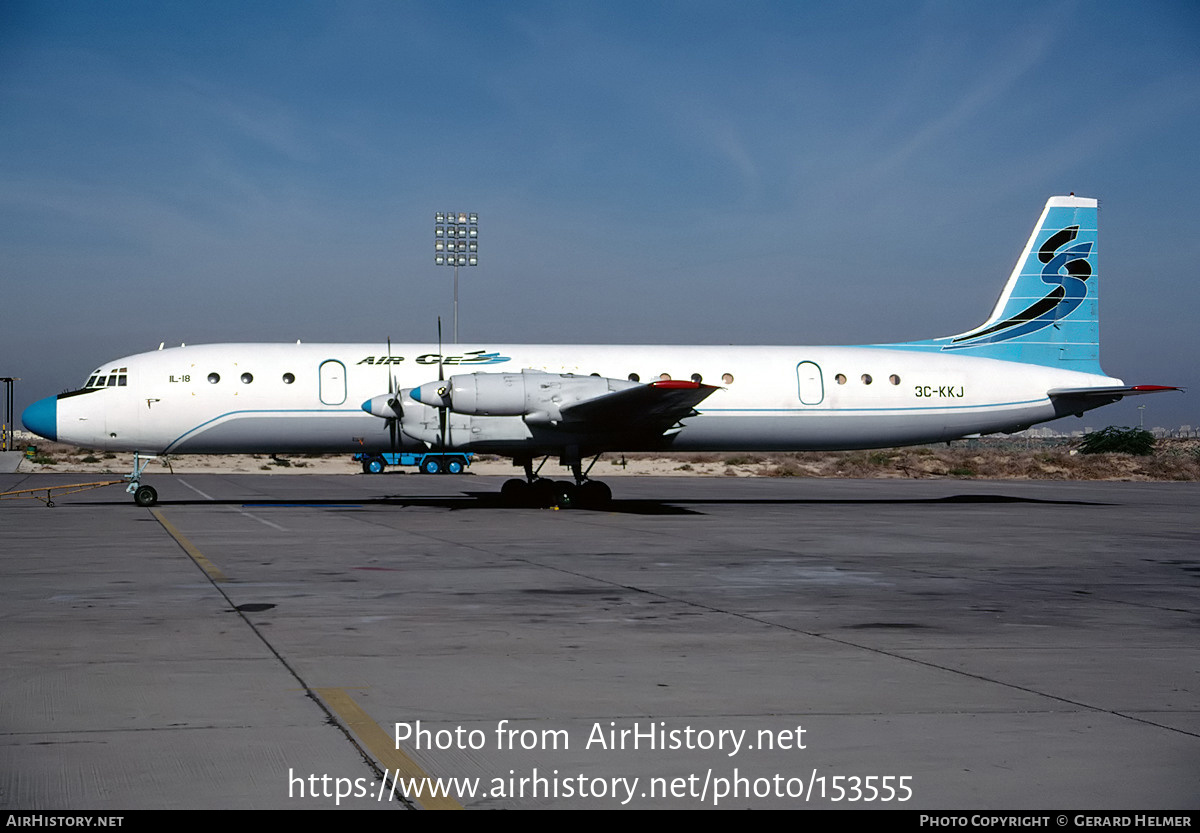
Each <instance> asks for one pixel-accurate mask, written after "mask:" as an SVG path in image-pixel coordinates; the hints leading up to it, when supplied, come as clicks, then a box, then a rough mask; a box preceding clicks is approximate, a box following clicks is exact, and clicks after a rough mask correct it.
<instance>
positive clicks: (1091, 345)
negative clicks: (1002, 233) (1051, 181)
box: [928, 196, 1101, 373]
mask: <svg viewBox="0 0 1200 833" xmlns="http://www.w3.org/2000/svg"><path fill="white" fill-rule="evenodd" d="M1096 215H1097V201H1096V200H1092V199H1084V198H1082V197H1076V196H1070V197H1051V198H1050V199H1049V201H1048V202H1047V203H1046V208H1045V210H1044V211H1042V216H1041V219H1040V220H1038V224H1037V226H1036V227H1035V228H1034V230H1033V234H1032V235H1031V236H1030V238H1029V242H1028V243H1026V244H1025V250H1024V251H1023V252H1022V253H1021V257H1020V259H1019V260H1018V261H1017V265H1016V267H1015V268H1014V269H1013V271H1012V275H1010V276H1009V279H1008V283H1007V284H1005V286H1004V291H1003V292H1002V293H1000V299H999V300H998V301H997V302H996V308H995V309H993V310H992V314H991V315H990V316H989V317H988V319H987V321H985V322H984V323H983V324H980V325H979V326H978V327H976V328H975V329H973V330H969V331H967V332H965V333H960V334H959V335H956V336H949V337H947V338H939V339H934V340H933V341H932V342H928V344H929V345H930V346H937V347H938V348H940V349H941V350H943V351H947V352H949V351H956V352H961V353H962V354H963V355H970V356H983V357H985V358H992V359H1004V360H1007V361H1016V362H1026V363H1030V364H1040V365H1050V366H1062V364H1060V363H1063V362H1066V363H1069V366H1070V368H1071V369H1073V370H1081V371H1085V372H1095V373H1099V372H1101V371H1100V316H1099V300H1100V286H1099V275H1098V269H1097V261H1096V257H1097V238H1096V219H1097V217H1096Z"/></svg>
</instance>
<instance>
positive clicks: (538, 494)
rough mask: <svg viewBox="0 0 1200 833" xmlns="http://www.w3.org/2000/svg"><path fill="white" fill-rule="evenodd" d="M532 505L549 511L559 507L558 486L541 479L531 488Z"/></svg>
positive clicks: (551, 481) (534, 482) (550, 481)
mask: <svg viewBox="0 0 1200 833" xmlns="http://www.w3.org/2000/svg"><path fill="white" fill-rule="evenodd" d="M529 498H530V503H532V504H533V505H534V506H536V507H538V508H539V509H549V508H550V507H552V506H557V505H558V503H557V498H558V484H557V483H555V482H554V481H553V480H547V479H545V478H539V479H538V480H535V481H533V483H532V484H531V485H530V487H529Z"/></svg>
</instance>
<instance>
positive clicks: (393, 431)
mask: <svg viewBox="0 0 1200 833" xmlns="http://www.w3.org/2000/svg"><path fill="white" fill-rule="evenodd" d="M387 346H388V351H387V355H388V363H387V377H388V407H389V408H391V410H392V413H394V414H395V416H391V417H387V419H386V422H387V426H388V436H389V437H390V438H391V441H392V453H393V454H395V453H396V451H397V448H396V446H397V443H398V441H399V436H398V434H399V426H398V425H397V423H398V422H399V420H400V417H402V416H403V415H404V406H403V405H401V404H400V394H399V391H398V390H397V385H396V376H395V374H393V373H392V337H391V336H388V340H387Z"/></svg>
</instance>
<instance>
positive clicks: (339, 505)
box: [92, 492, 1113, 515]
mask: <svg viewBox="0 0 1200 833" xmlns="http://www.w3.org/2000/svg"><path fill="white" fill-rule="evenodd" d="M1003 503H1019V504H1034V505H1038V504H1040V505H1045V506H1112V505H1113V504H1111V503H1105V502H1102V501H1094V500H1055V499H1047V498H1030V497H1014V496H1012V495H987V494H962V495H948V496H945V497H929V498H681V499H674V500H673V499H670V498H653V499H650V498H646V499H625V500H613V501H612V502H611V503H610V504H609V505H608V506H605V507H603V508H588V507H573V508H572V509H571V510H570V511H572V512H608V513H615V514H622V515H703V514H706V513H705V512H703V511H701V510H700V509H699V507H703V506H796V507H804V506H872V505H877V506H938V505H944V504H1003ZM98 504H103V505H114V506H127V505H131V504H130V502H129V501H104V502H101V501H95V502H93V503H92V505H98ZM157 505H158V506H164V507H169V506H235V507H237V508H239V509H272V508H277V509H286V508H297V509H299V508H310V509H359V508H365V507H368V506H399V507H403V508H429V509H446V510H450V511H465V510H471V509H509V510H519V509H525V510H527V511H532V509H534V508H535V507H514V506H509V505H508V504H506V503H504V502H503V501H502V500H501V498H500V495H499V493H497V492H467V493H466V494H464V495H462V496H453V497H451V496H439V497H420V496H407V495H386V496H380V497H373V498H363V499H358V500H355V499H351V498H333V499H328V500H309V501H295V500H282V499H280V500H250V501H248V500H245V499H240V500H204V499H200V498H197V499H195V500H160V501H159V502H158V504H157ZM542 511H546V510H542Z"/></svg>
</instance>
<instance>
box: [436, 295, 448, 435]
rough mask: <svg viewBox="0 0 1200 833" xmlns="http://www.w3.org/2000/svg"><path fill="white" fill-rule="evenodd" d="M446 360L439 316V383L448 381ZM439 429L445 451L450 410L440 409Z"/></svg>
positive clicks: (442, 386)
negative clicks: (443, 353)
mask: <svg viewBox="0 0 1200 833" xmlns="http://www.w3.org/2000/svg"><path fill="white" fill-rule="evenodd" d="M444 359H445V357H444V356H443V355H442V317H441V316H440V315H439V316H438V382H445V381H446V373H445V370H444V369H443V362H444ZM438 387H439V388H443V389H444V388H445V386H444V385H441V384H439V385H438ZM438 429H439V431H438V434H439V436H440V438H441V443H442V449H441V450H442V451H445V450H446V448H447V446H449V445H450V442H449V439H450V437H449V433H450V409H449V408H438Z"/></svg>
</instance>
